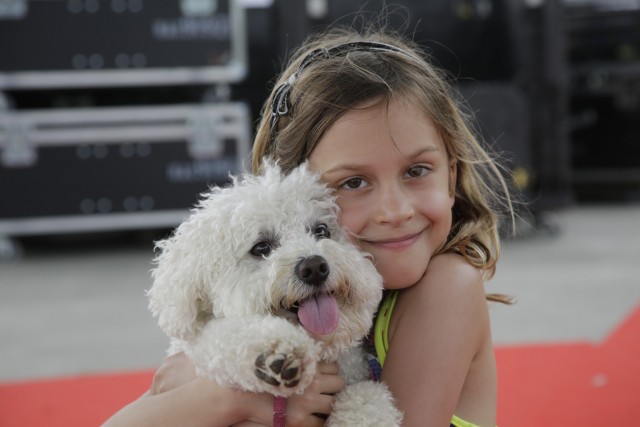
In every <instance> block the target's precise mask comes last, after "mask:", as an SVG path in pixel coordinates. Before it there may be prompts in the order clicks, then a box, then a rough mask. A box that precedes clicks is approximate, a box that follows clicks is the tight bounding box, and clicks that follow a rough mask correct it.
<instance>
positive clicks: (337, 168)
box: [322, 145, 440, 175]
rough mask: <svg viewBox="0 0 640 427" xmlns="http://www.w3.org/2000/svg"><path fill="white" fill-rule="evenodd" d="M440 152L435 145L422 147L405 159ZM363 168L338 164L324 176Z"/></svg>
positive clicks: (360, 165)
mask: <svg viewBox="0 0 640 427" xmlns="http://www.w3.org/2000/svg"><path fill="white" fill-rule="evenodd" d="M437 151H440V148H439V147H437V146H435V145H433V146H431V145H430V146H428V147H421V148H419V149H417V150H416V151H415V152H413V153H411V154H409V155H408V156H405V158H407V159H415V158H416V157H419V156H421V155H422V154H424V153H432V152H437ZM362 167H363V165H362V164H358V163H338V164H337V165H336V166H334V167H332V168H330V169H327V170H326V171H324V172H323V173H322V174H323V175H325V174H330V173H333V172H337V171H341V172H342V171H358V170H360V169H361V168H362Z"/></svg>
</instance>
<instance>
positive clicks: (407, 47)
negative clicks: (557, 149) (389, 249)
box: [252, 28, 513, 302]
mask: <svg viewBox="0 0 640 427" xmlns="http://www.w3.org/2000/svg"><path fill="white" fill-rule="evenodd" d="M356 42H377V43H382V44H384V45H388V46H391V47H393V48H394V49H395V50H391V49H389V50H385V49H382V50H379V51H370V50H367V49H358V48H354V49H352V50H349V49H347V51H346V52H344V51H342V50H341V51H340V54H338V55H326V54H325V55H321V57H318V58H317V59H314V60H313V61H310V62H308V63H305V65H304V66H303V68H304V69H303V70H301V63H303V61H308V58H309V54H310V53H311V52H314V51H316V50H319V49H325V50H327V49H331V48H335V47H336V46H342V45H347V46H350V45H353V44H354V43H356ZM334 50H335V49H334ZM292 76H293V77H292ZM283 88H286V90H287V93H286V96H287V102H288V103H289V105H290V109H289V111H288V112H287V114H284V115H281V116H277V117H275V118H274V117H273V115H272V110H273V107H274V104H277V103H279V102H281V99H279V98H278V97H280V96H281V95H282V93H281V92H282V89H283ZM378 98H380V99H381V100H382V101H381V102H387V103H388V102H390V101H391V100H392V99H393V98H403V99H408V100H410V101H411V102H412V103H413V104H414V105H416V106H418V107H419V108H421V109H422V110H423V112H424V113H425V114H426V115H427V116H428V117H430V118H431V119H432V120H433V122H434V124H435V125H436V127H437V129H438V131H439V132H440V135H441V137H442V139H443V141H444V144H445V147H446V150H447V155H448V157H449V159H451V160H455V161H456V162H457V180H456V187H455V204H454V208H453V225H452V228H451V232H450V234H449V236H448V238H447V240H446V242H445V243H444V245H443V246H442V248H441V249H440V251H439V252H447V251H454V252H458V253H460V254H461V255H463V256H464V257H465V258H466V259H467V260H468V261H469V262H470V263H471V264H472V265H474V266H476V267H478V268H480V269H482V271H484V272H485V277H486V278H487V279H488V278H490V277H491V276H492V275H493V273H494V272H495V265H496V262H497V260H498V258H499V256H500V238H499V229H498V228H499V227H498V218H499V214H500V213H504V212H507V213H508V214H509V215H510V216H511V217H512V218H513V208H512V205H511V199H510V195H509V191H508V188H507V185H506V182H505V180H504V178H503V177H502V173H501V170H500V166H499V164H498V163H497V162H496V161H495V160H494V158H493V157H492V156H491V155H490V154H489V152H488V150H487V149H486V148H485V147H483V146H482V145H481V144H480V142H479V141H478V139H477V138H476V137H475V134H474V132H473V131H472V127H471V126H470V121H469V118H468V117H467V116H466V115H465V114H463V113H462V109H461V107H460V104H459V103H458V102H457V101H456V100H457V99H458V97H457V95H456V92H455V91H454V89H453V86H452V85H451V84H449V82H448V79H447V77H446V75H445V74H444V73H443V72H442V71H441V70H439V69H438V68H436V67H435V66H434V65H432V64H431V62H430V61H429V60H428V59H427V58H425V57H424V56H423V53H422V51H421V50H420V49H419V47H418V46H416V45H415V44H414V43H412V42H411V41H409V40H406V39H404V38H402V37H400V36H399V35H396V34H393V33H390V32H388V31H383V30H365V31H362V32H356V31H354V30H352V29H341V28H335V29H332V30H328V31H327V32H325V33H322V34H319V35H315V36H311V37H310V38H309V39H308V40H307V41H306V42H305V43H304V44H303V45H302V46H301V47H300V48H299V49H298V50H297V51H295V52H294V53H293V55H292V58H291V60H290V62H289V64H288V66H287V67H286V69H285V70H284V72H283V73H282V74H281V75H280V77H279V79H278V80H277V82H276V85H275V90H274V91H272V93H271V95H270V97H269V98H268V99H267V101H266V103H265V105H264V107H263V111H262V117H261V120H260V123H259V125H258V129H257V134H256V139H255V142H254V147H253V155H252V169H253V171H254V172H255V173H259V172H260V169H261V165H262V162H263V159H264V158H265V157H266V158H270V159H272V160H275V161H277V162H278V163H279V164H280V166H281V167H282V169H283V171H285V172H287V171H290V170H291V169H293V168H295V167H296V166H298V165H299V164H301V163H303V162H304V161H305V160H306V159H307V158H308V157H309V155H310V154H311V152H312V151H313V149H314V148H315V146H316V144H317V143H318V141H319V140H320V139H321V138H322V136H323V134H324V133H325V132H326V131H327V130H328V129H329V128H330V127H331V126H332V125H333V123H335V122H336V120H338V119H339V118H340V117H341V116H342V115H343V114H344V113H345V112H347V111H349V110H350V109H352V108H354V107H357V106H359V105H360V104H362V103H363V102H364V101H369V100H373V99H378ZM487 298H488V299H489V300H496V301H502V302H509V298H507V297H505V296H502V295H488V296H487Z"/></svg>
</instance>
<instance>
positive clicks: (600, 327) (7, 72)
mask: <svg viewBox="0 0 640 427" xmlns="http://www.w3.org/2000/svg"><path fill="white" fill-rule="evenodd" d="M385 8H386V10H387V12H388V14H387V17H386V18H385V19H386V22H387V24H388V25H389V26H390V27H392V28H395V29H398V30H399V31H400V32H402V33H404V34H407V35H409V36H410V37H412V38H413V39H414V40H415V41H416V42H417V43H419V44H420V45H421V46H423V47H424V49H425V51H426V52H427V53H428V54H430V55H432V57H433V60H434V62H436V63H437V64H438V65H440V66H441V67H443V68H444V69H445V70H447V71H448V73H449V74H450V76H451V78H452V80H453V81H454V82H455V84H456V86H457V88H458V89H459V91H460V93H461V94H462V95H463V96H464V99H465V101H466V105H467V108H468V111H469V112H470V113H471V114H472V115H473V116H474V117H475V120H476V124H477V129H478V132H479V134H480V135H481V136H482V138H483V139H484V140H485V141H487V142H488V143H489V144H490V145H491V146H492V147H493V148H494V149H495V150H496V151H498V152H500V153H502V154H503V156H504V157H505V158H506V159H508V163H507V165H508V168H507V171H508V174H509V176H508V178H509V179H510V180H511V182H512V183H513V185H514V187H515V188H517V189H518V190H519V191H521V192H522V194H523V198H524V201H525V202H526V204H527V210H526V211H523V212H522V213H521V216H522V220H521V221H520V222H519V223H518V230H517V235H516V236H515V237H509V238H508V239H507V242H506V245H505V249H504V257H503V260H502V262H501V265H500V266H499V269H498V273H497V275H496V277H495V279H493V280H492V281H491V282H490V283H489V285H488V286H489V288H490V291H494V292H502V293H507V294H511V295H514V296H515V297H516V298H517V300H518V303H517V304H516V305H515V306H512V307H503V306H496V307H492V316H493V317H492V321H493V328H494V337H495V341H496V346H497V355H498V369H499V371H500V372H501V376H500V407H499V422H500V425H507V426H509V425H511V426H515V425H517V426H526V425H562V424H568V423H579V424H580V425H584V426H603V425H614V424H616V423H617V424H622V423H631V422H632V420H636V419H638V417H640V394H639V393H638V392H637V391H636V388H637V387H636V384H637V382H638V381H640V362H638V360H640V359H639V356H638V353H639V352H640V345H639V344H638V343H640V335H639V334H640V310H639V307H640V304H639V303H640V266H639V262H638V261H639V260H640V250H638V244H637V242H638V239H639V238H640V0H562V1H561V0H428V1H426V0H413V1H410V0H403V1H400V0H395V1H393V2H391V1H386V2H383V1H373V0H371V1H367V2H364V3H363V2H361V1H355V0H306V1H304V0H237V1H233V0H155V1H151V0H31V1H28V0H0V337H1V338H2V343H3V344H2V346H0V425H1V426H31V425H34V426H35V425H66V426H69V425H78V426H80V425H83V426H84V425H98V424H100V423H101V422H102V421H104V420H105V419H106V418H107V417H108V416H109V415H110V414H111V413H113V412H114V411H115V410H117V409H118V408H119V407H121V406H122V405H124V404H125V403H126V402H128V401H130V400H132V399H134V398H135V397H136V396H137V395H139V394H140V393H142V392H143V391H144V390H145V389H146V387H148V384H149V381H150V378H151V375H152V373H153V369H154V368H155V367H157V366H158V365H159V364H160V363H161V362H162V359H163V356H164V349H165V348H166V346H167V340H166V338H165V337H164V336H163V335H162V333H161V332H160V331H159V329H158V328H157V326H156V325H155V321H154V320H153V319H152V318H151V315H150V314H149V313H148V311H147V308H146V300H145V295H144V290H145V289H148V288H149V286H150V277H149V274H148V272H149V269H150V268H151V259H152V257H153V241H154V240H156V239H159V238H161V237H163V236H166V235H167V234H168V233H169V232H170V230H171V229H172V228H173V227H175V226H176V225H177V224H178V223H179V222H180V221H181V220H182V219H183V218H184V217H185V215H186V214H187V213H188V209H189V208H190V207H191V206H192V205H193V204H194V203H195V201H196V200H197V197H198V194H199V193H201V192H202V191H204V190H205V189H206V188H207V186H209V185H213V184H223V183H224V182H226V180H227V178H228V174H229V173H237V172H240V171H242V170H243V169H244V168H245V167H246V166H247V165H248V159H249V152H250V149H251V140H252V136H253V133H254V130H255V124H256V122H257V120H258V118H259V115H260V109H261V106H262V103H263V102H264V100H265V99H266V97H267V95H268V93H269V91H270V89H271V88H272V85H273V79H274V77H275V76H276V73H277V72H278V71H279V70H280V69H281V67H282V64H283V63H284V61H285V60H286V58H287V54H288V52H290V50H291V49H293V48H295V47H296V46H298V45H299V43H300V42H301V41H302V40H304V38H305V37H306V36H307V35H308V34H310V33H312V32H315V31H321V30H322V29H323V28H325V27H326V26H327V25H331V24H343V25H349V26H355V27H357V28H359V27H362V26H365V25H366V24H367V22H370V21H372V20H373V21H377V20H379V16H380V12H381V11H382V10H385ZM79 407H80V409H79Z"/></svg>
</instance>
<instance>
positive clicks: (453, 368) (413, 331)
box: [382, 254, 495, 427]
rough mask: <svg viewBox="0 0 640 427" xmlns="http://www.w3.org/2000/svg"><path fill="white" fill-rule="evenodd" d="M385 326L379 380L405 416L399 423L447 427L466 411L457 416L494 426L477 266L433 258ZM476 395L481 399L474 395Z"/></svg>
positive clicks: (491, 376) (449, 257)
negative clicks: (385, 350)
mask: <svg viewBox="0 0 640 427" xmlns="http://www.w3.org/2000/svg"><path fill="white" fill-rule="evenodd" d="M389 329H390V330H389V351H388V354H387V359H386V362H385V365H384V370H383V373H382V380H383V381H384V382H385V383H386V384H387V385H388V386H389V388H390V389H391V391H392V393H393V394H394V396H395V398H396V399H397V405H398V408H399V409H400V410H402V411H403V412H404V423H403V425H405V426H421V427H426V426H443V425H449V423H450V421H451V417H452V415H453V414H454V413H455V412H457V411H459V410H460V409H461V408H464V409H465V410H464V412H465V413H464V414H463V413H456V415H458V416H460V417H462V418H465V417H468V418H471V419H468V421H471V422H475V423H486V425H494V426H495V370H494V369H495V365H494V361H493V352H492V348H491V345H490V341H491V334H490V327H489V316H488V308H487V303H486V299H485V293H484V286H483V280H482V276H481V274H480V272H479V271H478V270H477V269H476V268H474V267H472V266H471V265H470V264H468V263H467V262H466V261H465V260H464V258H462V257H461V256H459V255H455V254H442V255H438V256H435V257H434V258H432V259H431V261H430V263H429V265H428V267H427V272H426V273H425V275H424V276H423V278H422V279H421V280H420V282H418V283H417V284H415V285H413V286H411V287H409V288H406V289H403V290H402V291H401V292H400V294H399V296H398V300H397V302H396V307H395V309H394V312H393V315H392V319H391V324H390V326H389ZM487 343H489V345H487ZM481 359H482V360H483V361H482V362H481V366H477V363H476V361H477V360H481ZM483 370H484V371H486V372H484V373H482V372H481V371H483ZM472 371H474V372H473V375H472V377H473V383H474V384H469V383H467V381H466V379H467V376H468V375H471V373H472ZM474 387H475V388H476V390H473V388H474ZM463 388H464V390H465V392H464V394H465V396H464V402H463V401H462V399H461V395H462V394H463V393H462V391H463ZM482 394H485V395H486V396H488V397H486V398H483V399H484V400H483V401H477V402H475V401H474V399H473V398H472V396H474V395H482ZM482 405H484V406H487V407H482ZM469 415H471V416H470V417H469ZM481 425H485V424H481Z"/></svg>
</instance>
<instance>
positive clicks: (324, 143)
mask: <svg viewBox="0 0 640 427" xmlns="http://www.w3.org/2000/svg"><path fill="white" fill-rule="evenodd" d="M423 152H436V153H437V152H439V153H441V154H442V155H444V156H446V149H445V145H444V142H443V140H442V138H441V137H440V132H438V130H437V128H436V125H435V124H434V122H433V120H431V119H430V117H429V116H428V115H427V114H425V113H424V112H423V111H422V109H421V108H419V107H418V106H417V105H415V104H414V103H412V102H407V101H405V100H403V99H399V100H393V99H392V100H391V101H390V102H377V103H375V102H369V103H367V104H362V105H360V106H358V107H356V108H353V109H351V110H349V111H348V112H346V113H345V114H344V115H342V116H341V117H340V118H339V119H338V120H336V122H335V123H333V125H332V126H331V127H329V129H328V130H327V131H326V132H325V134H324V135H323V136H322V137H321V138H320V140H319V141H318V144H317V145H316V147H315V148H314V150H313V151H312V152H311V155H310V156H309V160H310V161H311V164H312V166H314V165H315V166H316V167H320V164H322V165H324V166H329V163H343V162H344V161H345V160H347V159H344V157H349V158H350V159H348V160H349V161H351V160H356V159H355V158H358V160H359V161H365V159H366V158H374V157H373V156H375V157H378V156H387V158H388V157H390V156H394V157H396V156H400V157H405V158H411V157H414V156H415V155H416V153H423ZM320 169H324V168H322V167H320Z"/></svg>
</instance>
